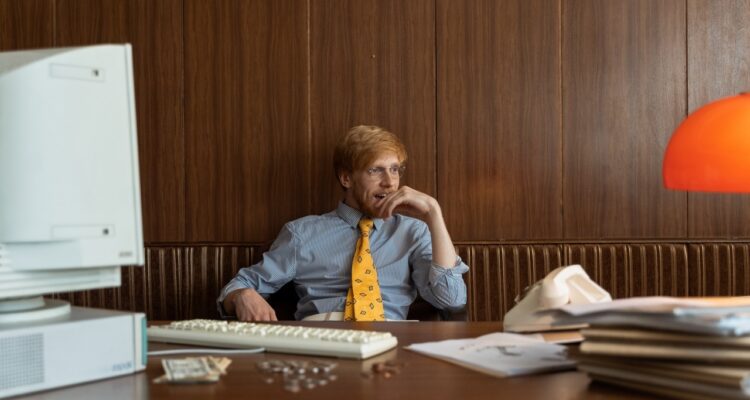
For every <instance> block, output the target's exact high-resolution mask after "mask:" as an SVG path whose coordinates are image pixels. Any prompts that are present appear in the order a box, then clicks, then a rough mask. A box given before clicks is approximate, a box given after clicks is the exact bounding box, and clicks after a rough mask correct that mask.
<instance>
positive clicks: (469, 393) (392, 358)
mask: <svg viewBox="0 0 750 400" xmlns="http://www.w3.org/2000/svg"><path fill="white" fill-rule="evenodd" d="M162 323H166V321H159V322H158V324H162ZM280 324H281V325H293V326H307V327H319V328H339V329H358V330H370V331H381V332H390V333H391V334H393V335H394V336H396V338H397V339H398V344H399V346H398V347H397V348H395V349H393V350H390V351H388V352H385V353H382V354H380V355H377V356H375V357H372V358H369V359H366V360H348V359H331V358H328V359H326V360H327V361H332V362H335V363H336V365H337V366H336V369H335V370H334V374H335V375H336V377H337V379H336V380H334V381H331V382H330V383H328V384H327V385H325V386H319V387H316V388H314V389H302V390H303V391H302V392H299V393H295V392H290V391H287V390H284V385H283V379H282V377H281V375H280V374H279V375H276V376H275V377H274V378H275V379H274V380H273V382H270V383H269V382H266V378H267V377H268V376H266V375H264V374H263V373H262V372H261V371H260V370H259V368H258V366H257V364H258V363H259V362H263V361H271V360H274V361H275V360H286V361H296V362H303V361H307V362H310V361H315V360H321V358H320V357H313V356H302V355H292V354H279V353H261V354H232V355H231V357H230V358H231V359H232V365H231V366H229V368H228V369H227V374H226V375H223V376H222V377H221V380H220V381H219V382H218V383H215V384H205V385H173V384H155V383H152V381H153V380H154V379H156V378H157V377H159V376H161V375H162V374H163V373H164V369H163V368H162V365H161V360H162V356H153V357H150V358H149V360H148V366H147V368H146V371H145V372H144V373H139V374H134V375H127V376H124V377H119V378H114V379H107V380H103V381H99V382H94V383H90V384H86V385H80V386H73V387H69V388H64V389H60V390H56V391H54V392H45V393H41V394H37V395H33V396H28V397H23V399H47V398H49V397H50V396H52V397H54V398H64V399H79V398H111V397H112V396H113V394H112V393H116V396H118V397H122V398H129V399H130V398H139V399H140V398H149V399H222V400H226V399H242V398H247V397H248V393H250V392H252V397H253V398H260V399H299V398H302V397H304V398H305V399H312V400H315V399H325V400H338V399H351V398H352V397H353V396H355V397H356V398H358V399H382V400H386V399H401V398H404V397H407V396H409V395H412V394H414V396H418V397H419V398H427V399H453V398H458V399H490V398H498V397H502V398H508V399H528V400H532V399H550V398H554V399H557V400H573V399H575V400H587V399H597V400H615V399H618V400H619V399H631V400H641V399H655V398H656V397H653V396H650V395H647V394H642V393H638V392H634V391H631V390H627V389H620V388H617V387H614V386H609V385H603V384H599V383H596V384H592V383H591V382H590V380H589V378H588V377H587V376H586V374H584V373H583V372H577V371H562V372H555V373H545V374H538V375H531V376H521V377H513V378H505V379H501V378H497V377H494V376H490V375H485V374H482V373H480V372H477V371H472V370H470V369H468V368H464V367H460V366H457V365H455V364H451V363H448V362H445V361H441V360H437V359H435V358H431V357H427V356H424V355H421V354H418V353H415V352H412V351H409V350H406V349H404V348H403V346H407V345H409V344H413V343H424V342H432V341H439V340H448V339H464V338H472V337H478V336H481V335H486V334H489V333H494V332H498V331H500V330H501V329H502V326H501V325H500V324H499V323H497V322H468V323H467V322H421V323H392V322H390V323H389V322H374V323H373V322H370V323H367V322H317V323H314V322H287V323H280ZM185 347H186V346H180V345H171V344H163V343H150V346H149V349H154V350H164V349H174V348H185ZM168 357H173V356H168ZM385 362H391V363H392V364H397V365H400V367H401V368H400V371H399V372H398V373H395V374H392V375H390V376H388V377H386V376H385V374H373V372H372V370H373V365H375V364H376V363H385Z"/></svg>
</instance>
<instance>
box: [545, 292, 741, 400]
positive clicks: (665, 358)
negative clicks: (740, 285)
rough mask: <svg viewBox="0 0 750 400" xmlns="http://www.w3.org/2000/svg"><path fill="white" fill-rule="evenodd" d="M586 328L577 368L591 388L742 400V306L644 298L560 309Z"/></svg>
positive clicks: (724, 301)
mask: <svg viewBox="0 0 750 400" xmlns="http://www.w3.org/2000/svg"><path fill="white" fill-rule="evenodd" d="M559 312H560V314H557V315H556V319H558V320H559V321H560V323H564V322H566V321H567V322H570V321H582V322H585V323H588V324H589V325H590V327H589V328H587V329H584V330H583V331H582V332H581V333H582V335H583V337H584V341H583V343H581V347H580V353H581V355H580V356H579V357H577V359H578V368H579V369H580V370H582V371H585V372H587V373H588V374H589V375H590V377H591V378H592V379H594V380H597V381H602V382H608V383H612V384H616V385H621V386H626V387H630V388H634V389H640V390H644V391H649V392H652V393H657V394H660V395H663V396H669V397H676V398H687V399H720V398H726V399H748V398H750V299H749V298H721V299H677V298H668V297H645V298H632V299H624V300H615V301H613V302H611V303H608V304H589V305H578V306H572V305H571V306H566V307H563V308H562V309H560V310H559Z"/></svg>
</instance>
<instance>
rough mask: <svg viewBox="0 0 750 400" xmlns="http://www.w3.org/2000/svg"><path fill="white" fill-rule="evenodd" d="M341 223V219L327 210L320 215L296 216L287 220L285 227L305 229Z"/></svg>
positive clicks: (296, 229)
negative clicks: (291, 219)
mask: <svg viewBox="0 0 750 400" xmlns="http://www.w3.org/2000/svg"><path fill="white" fill-rule="evenodd" d="M337 223H341V219H340V218H338V216H337V215H336V213H335V212H329V213H325V214H322V215H307V216H304V217H301V218H297V219H295V220H293V221H289V222H287V224H286V225H287V227H288V228H289V229H291V230H292V231H295V232H299V231H307V230H310V229H312V228H316V229H317V228H320V227H321V226H327V225H334V224H337Z"/></svg>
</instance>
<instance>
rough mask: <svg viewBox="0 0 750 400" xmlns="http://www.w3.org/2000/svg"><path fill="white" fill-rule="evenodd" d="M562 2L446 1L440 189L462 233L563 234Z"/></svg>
mask: <svg viewBox="0 0 750 400" xmlns="http://www.w3.org/2000/svg"><path fill="white" fill-rule="evenodd" d="M559 7H560V5H559V2H558V1H547V0H542V1H526V0H513V1H501V2H498V1H490V0H484V1H472V2H460V1H438V6H437V17H436V24H437V43H438V45H437V46H438V48H437V53H438V54H437V60H438V61H437V70H438V73H437V79H438V88H437V114H438V129H437V132H438V134H437V143H438V164H437V182H438V197H439V201H440V203H441V204H442V206H443V213H444V214H445V217H446V221H447V224H448V228H449V230H450V231H451V233H452V235H453V237H454V238H455V239H456V240H480V239H481V240H500V239H519V238H525V239H541V238H559V237H561V236H562V215H561V208H560V204H561V203H560V202H561V195H562V187H561V174H560V168H561V165H562V159H561V153H562V147H561V144H562V141H561V137H560V127H561V121H560V107H561V105H560V67H559V66H560V56H559V54H560V48H559V43H560V18H559V16H560V9H559Z"/></svg>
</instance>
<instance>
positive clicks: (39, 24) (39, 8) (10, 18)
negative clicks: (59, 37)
mask: <svg viewBox="0 0 750 400" xmlns="http://www.w3.org/2000/svg"><path fill="white" fill-rule="evenodd" d="M54 10H55V9H54V0H0V51H9V50H22V49H33V48H40V47H52V46H53V45H54V26H55V24H54V15H55V13H54Z"/></svg>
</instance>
